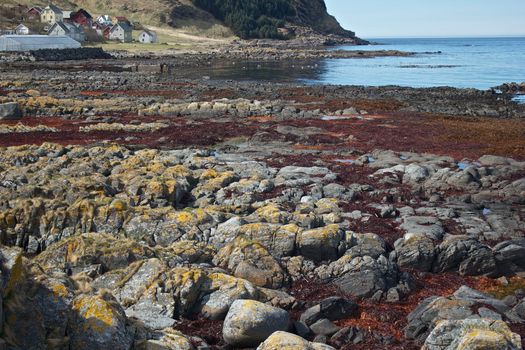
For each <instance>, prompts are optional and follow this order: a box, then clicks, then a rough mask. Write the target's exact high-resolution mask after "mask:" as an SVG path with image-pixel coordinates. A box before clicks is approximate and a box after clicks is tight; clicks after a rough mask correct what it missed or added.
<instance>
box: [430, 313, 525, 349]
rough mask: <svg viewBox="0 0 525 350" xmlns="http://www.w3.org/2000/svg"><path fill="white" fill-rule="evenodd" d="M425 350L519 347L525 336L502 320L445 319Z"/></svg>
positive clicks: (438, 325) (433, 333)
mask: <svg viewBox="0 0 525 350" xmlns="http://www.w3.org/2000/svg"><path fill="white" fill-rule="evenodd" d="M422 349H423V350H459V349H461V350H480V349H497V350H517V349H521V337H520V336H519V335H518V334H516V333H513V332H512V331H511V330H510V329H509V327H508V326H507V324H505V322H503V321H499V320H490V319H464V320H450V321H442V322H440V323H438V324H437V326H436V328H434V330H433V331H432V333H430V335H429V336H428V338H427V339H426V340H425V344H424V345H423V347H422Z"/></svg>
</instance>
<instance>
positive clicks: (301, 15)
mask: <svg viewBox="0 0 525 350" xmlns="http://www.w3.org/2000/svg"><path fill="white" fill-rule="evenodd" d="M48 3H49V2H48V1H47V0H3V1H2V5H1V6H3V7H0V25H7V24H16V22H17V19H16V18H14V19H13V14H12V13H7V11H6V7H9V6H16V5H22V6H46V5H47V4H48ZM54 4H56V5H57V6H59V7H61V8H63V9H67V10H73V9H75V8H84V9H86V10H88V11H89V12H91V13H93V14H95V15H99V14H110V15H120V16H126V17H128V18H129V19H131V20H132V21H135V22H139V23H141V24H143V25H149V26H157V27H174V28H179V29H181V28H184V29H186V30H190V31H192V33H193V34H202V35H205V36H212V37H228V36H231V35H232V34H233V33H235V34H236V35H237V36H239V37H241V38H246V39H248V38H286V37H292V36H293V35H294V34H295V29H296V28H297V27H299V28H301V29H306V30H308V31H313V32H316V33H319V34H336V35H340V36H344V37H354V33H353V32H351V31H347V30H345V29H343V28H342V27H341V26H340V25H339V23H338V22H337V20H336V19H335V18H334V17H332V16H330V15H329V14H328V12H327V9H326V5H325V3H324V0H148V1H133V0H55V1H54ZM285 28H286V29H285Z"/></svg>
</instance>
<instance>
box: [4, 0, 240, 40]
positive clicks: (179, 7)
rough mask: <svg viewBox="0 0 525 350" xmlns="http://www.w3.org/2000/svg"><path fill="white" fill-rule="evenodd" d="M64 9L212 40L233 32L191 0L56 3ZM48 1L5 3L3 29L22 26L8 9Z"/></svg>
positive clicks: (64, 0)
mask: <svg viewBox="0 0 525 350" xmlns="http://www.w3.org/2000/svg"><path fill="white" fill-rule="evenodd" d="M53 3H54V4H55V5H57V6H59V7H60V8H62V9H63V10H75V9H78V8H84V9H86V10H87V11H89V12H90V13H91V14H92V15H101V14H109V15H112V16H117V15H118V16H125V17H127V18H129V19H130V20H131V21H133V22H138V23H140V24H142V25H145V26H155V27H166V28H168V27H172V28H177V29H181V30H183V31H184V32H186V33H187V34H191V35H204V36H210V37H231V36H233V33H232V32H231V31H230V30H229V29H228V28H227V27H226V26H224V25H223V24H222V23H221V22H219V21H218V20H216V19H215V18H214V17H213V16H212V15H210V14H209V13H207V12H205V11H202V10H200V9H198V8H196V7H195V6H193V5H192V3H191V0H147V1H137V0H74V1H73V0H55V1H53ZM48 4H49V1H47V0H2V3H1V5H0V26H10V25H16V24H18V23H19V20H18V19H17V18H16V17H15V18H13V13H12V12H11V11H9V12H8V11H7V8H9V7H15V6H17V5H21V6H42V7H44V6H47V5H48Z"/></svg>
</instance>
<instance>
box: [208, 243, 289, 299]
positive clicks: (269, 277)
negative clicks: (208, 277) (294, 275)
mask: <svg viewBox="0 0 525 350" xmlns="http://www.w3.org/2000/svg"><path fill="white" fill-rule="evenodd" d="M213 262H214V263H215V264H216V265H217V266H221V267H223V268H227V269H228V270H230V271H232V272H233V275H234V276H235V277H239V278H244V279H246V280H248V281H250V282H252V283H253V284H255V285H257V286H260V287H269V288H274V289H276V288H280V287H282V286H283V284H285V283H286V279H287V278H286V275H285V272H284V271H283V269H282V268H281V266H280V265H279V263H278V262H277V261H276V260H275V259H274V258H273V257H272V256H271V255H270V253H269V252H268V251H267V250H266V249H265V248H264V247H263V246H262V245H261V244H259V243H258V242H253V241H250V240H248V239H246V238H244V237H243V236H239V237H237V238H236V239H235V241H233V242H232V243H230V244H228V245H226V246H225V247H224V248H222V249H221V250H220V251H219V252H218V253H217V255H216V256H215V258H214V259H213Z"/></svg>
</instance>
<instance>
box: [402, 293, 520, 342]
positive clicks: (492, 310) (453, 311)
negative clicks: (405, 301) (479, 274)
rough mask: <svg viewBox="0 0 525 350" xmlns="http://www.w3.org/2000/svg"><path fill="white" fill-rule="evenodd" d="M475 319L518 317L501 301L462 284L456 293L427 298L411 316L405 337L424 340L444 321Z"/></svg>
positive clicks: (409, 316)
mask: <svg viewBox="0 0 525 350" xmlns="http://www.w3.org/2000/svg"><path fill="white" fill-rule="evenodd" d="M475 318H478V319H479V318H491V319H492V320H501V319H503V318H507V319H516V316H515V314H514V312H512V310H511V308H510V307H509V306H507V305H506V304H505V303H503V302H502V301H501V300H498V299H495V298H494V297H492V296H490V295H488V294H485V293H481V292H479V291H477V290H474V289H472V288H469V287H467V286H462V287H460V288H459V289H458V290H457V291H455V292H454V294H453V295H451V296H449V297H447V298H445V297H437V296H434V297H430V298H427V299H425V300H423V301H422V302H421V303H420V304H419V305H418V306H417V307H416V308H415V309H414V311H412V312H411V313H410V314H409V315H408V325H407V326H406V328H405V336H406V337H407V338H408V339H418V340H420V341H424V339H425V338H426V337H427V336H428V334H430V333H431V332H432V331H433V329H434V328H435V327H436V326H437V325H438V324H439V323H440V322H442V321H454V320H464V319H475Z"/></svg>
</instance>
